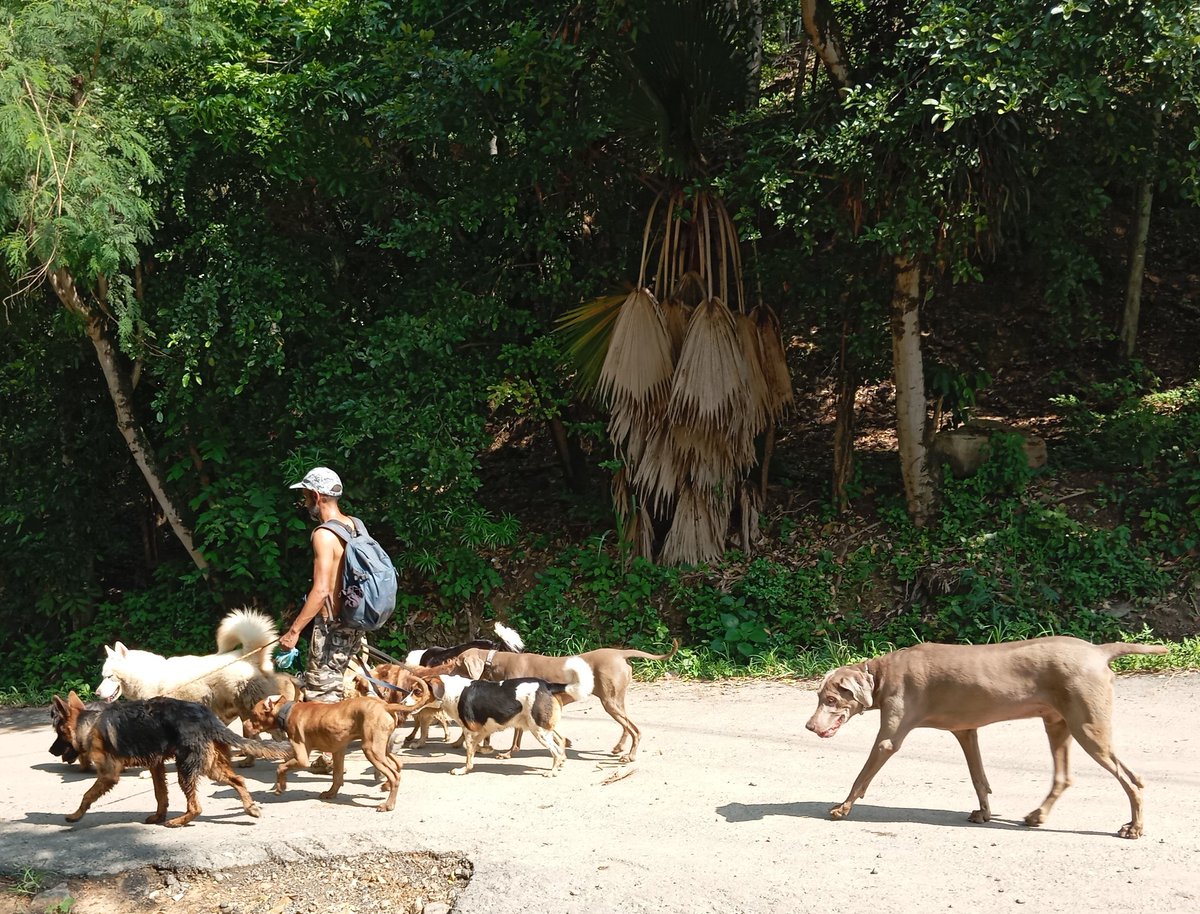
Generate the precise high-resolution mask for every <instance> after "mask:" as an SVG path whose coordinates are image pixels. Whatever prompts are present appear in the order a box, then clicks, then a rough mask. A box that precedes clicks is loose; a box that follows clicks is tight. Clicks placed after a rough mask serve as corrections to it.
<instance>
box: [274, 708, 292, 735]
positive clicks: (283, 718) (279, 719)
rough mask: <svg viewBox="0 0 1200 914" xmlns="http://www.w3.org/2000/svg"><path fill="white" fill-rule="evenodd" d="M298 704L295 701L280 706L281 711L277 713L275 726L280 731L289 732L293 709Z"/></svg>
mask: <svg viewBox="0 0 1200 914" xmlns="http://www.w3.org/2000/svg"><path fill="white" fill-rule="evenodd" d="M295 704H296V703H295V702H294V701H285V702H284V703H283V704H281V705H280V706H279V710H278V711H276V712H275V726H276V728H278V729H280V730H287V722H288V718H289V717H290V716H291V714H292V707H293V706H294V705H295Z"/></svg>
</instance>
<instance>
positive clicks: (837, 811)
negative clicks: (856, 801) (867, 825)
mask: <svg viewBox="0 0 1200 914" xmlns="http://www.w3.org/2000/svg"><path fill="white" fill-rule="evenodd" d="M848 815H850V804H849V803H843V804H842V805H841V806H835V807H833V809H831V810H829V818H831V819H844V818H846V816H848Z"/></svg>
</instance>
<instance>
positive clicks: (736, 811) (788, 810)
mask: <svg viewBox="0 0 1200 914" xmlns="http://www.w3.org/2000/svg"><path fill="white" fill-rule="evenodd" d="M836 805H837V804H836V803H814V802H807V803H726V804H725V805H724V806H718V807H717V808H716V813H717V815H719V816H722V817H723V818H724V819H725V821H726V822H730V823H737V822H756V821H758V820H760V819H765V818H766V817H767V816H793V817H795V818H801V819H829V810H830V809H832V808H833V807H834V806H836ZM830 821H833V820H832V819H830ZM847 821H850V822H862V823H871V824H875V825H905V824H910V823H917V824H920V825H942V826H950V827H953V828H988V827H993V828H995V827H999V828H1007V829H1013V830H1018V831H1025V832H1031V833H1032V832H1044V833H1048V834H1071V835H1090V836H1097V837H1106V836H1108V835H1110V834H1112V832H1102V831H1091V830H1087V829H1078V828H1046V826H1044V825H1042V826H1039V827H1038V828H1030V827H1029V826H1028V825H1026V824H1025V821H1024V820H1023V819H1004V818H999V817H995V816H993V818H992V820H991V821H990V822H971V821H970V820H968V819H967V813H966V812H963V811H961V810H947V809H924V808H913V807H907V806H872V805H871V804H869V803H856V804H855V805H854V809H853V811H852V812H851V813H850V817H849V819H848V820H847Z"/></svg>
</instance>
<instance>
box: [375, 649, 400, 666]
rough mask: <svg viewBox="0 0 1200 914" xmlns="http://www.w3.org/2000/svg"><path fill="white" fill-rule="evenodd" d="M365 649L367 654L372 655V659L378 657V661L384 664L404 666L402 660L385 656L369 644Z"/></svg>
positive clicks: (389, 655) (388, 655)
mask: <svg viewBox="0 0 1200 914" xmlns="http://www.w3.org/2000/svg"><path fill="white" fill-rule="evenodd" d="M366 647H367V653H368V654H370V655H372V656H373V657H378V658H379V659H380V660H382V661H384V662H385V663H394V664H396V666H404V661H403V660H397V659H396V658H395V657H393V656H392V655H391V654H385V653H384V652H383V651H381V650H380V649H379V648H377V647H374V646H372V645H370V644H368V645H367V646H366Z"/></svg>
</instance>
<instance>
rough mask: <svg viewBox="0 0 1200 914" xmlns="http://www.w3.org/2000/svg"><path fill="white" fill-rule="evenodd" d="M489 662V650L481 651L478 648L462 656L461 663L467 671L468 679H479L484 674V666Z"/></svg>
mask: <svg viewBox="0 0 1200 914" xmlns="http://www.w3.org/2000/svg"><path fill="white" fill-rule="evenodd" d="M486 662H487V651H480V650H479V649H478V648H476V649H475V650H473V651H467V653H466V654H464V655H463V656H462V657H461V658H459V663H461V664H462V667H463V669H464V670H465V671H466V673H467V678H468V679H478V678H479V677H480V676H482V675H483V667H484V665H485V664H486Z"/></svg>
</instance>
